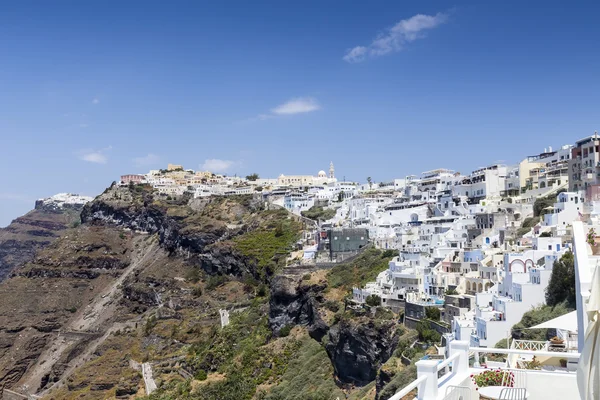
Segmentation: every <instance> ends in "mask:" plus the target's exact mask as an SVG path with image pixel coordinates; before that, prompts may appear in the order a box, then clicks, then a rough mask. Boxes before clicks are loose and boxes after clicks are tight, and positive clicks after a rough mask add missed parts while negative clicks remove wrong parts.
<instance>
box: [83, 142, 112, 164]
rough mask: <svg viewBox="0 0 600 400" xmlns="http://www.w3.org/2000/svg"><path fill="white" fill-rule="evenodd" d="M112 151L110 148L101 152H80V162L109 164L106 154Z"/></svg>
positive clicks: (88, 150) (87, 150)
mask: <svg viewBox="0 0 600 400" xmlns="http://www.w3.org/2000/svg"><path fill="white" fill-rule="evenodd" d="M110 149H112V146H108V147H106V148H104V149H100V150H90V149H86V150H80V151H79V152H78V157H79V159H80V160H83V161H87V162H91V163H96V164H106V163H107V162H108V157H107V156H106V154H105V153H106V152H107V151H109V150H110Z"/></svg>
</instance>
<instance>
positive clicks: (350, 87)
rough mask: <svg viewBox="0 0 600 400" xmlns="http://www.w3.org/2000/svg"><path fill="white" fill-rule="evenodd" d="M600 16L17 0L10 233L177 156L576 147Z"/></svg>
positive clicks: (0, 17)
mask: <svg viewBox="0 0 600 400" xmlns="http://www.w3.org/2000/svg"><path fill="white" fill-rule="evenodd" d="M599 8H600V6H599V5H598V4H596V3H593V2H589V3H578V4H577V5H572V4H570V3H567V2H552V1H543V2H533V1H528V2H522V1H520V2H517V1H514V2H511V1H503V2H489V1H486V2H479V1H472V2H455V3H450V2H446V1H440V2H433V1H432V2H424V1H402V2H398V1H374V2H366V1H364V2H346V1H339V2H334V1H314V2H310V1H307V2H301V3H291V2H281V1H271V2H260V1H255V2H248V1H239V2H231V1H222V2H195V1H188V2H183V1H174V2H158V1H143V2H142V1H139V2H135V1H128V2H116V1H102V2H100V1H86V2H80V1H69V2H67V1H53V2H39V1H38V2H28V1H12V2H2V4H0V54H1V58H0V137H1V139H2V140H1V141H0V150H1V152H0V167H2V170H3V171H4V172H5V174H4V175H3V179H2V181H3V183H2V185H1V186H0V226H3V225H6V224H8V223H9V222H10V220H11V219H12V218H14V217H16V216H18V215H20V214H22V213H24V212H26V211H27V210H29V209H31V208H32V206H33V201H34V200H35V199H36V198H38V197H44V196H49V195H52V194H54V193H58V192H75V193H80V194H87V195H95V194H98V193H100V192H101V191H102V190H103V189H104V188H105V187H106V186H108V185H109V184H110V183H111V182H112V181H113V180H116V179H118V176H119V175H120V174H122V173H133V172H144V171H147V170H148V169H150V168H159V167H164V166H165V165H166V163H167V162H172V163H181V164H184V166H185V167H187V168H193V169H198V168H201V167H202V166H203V165H204V164H207V165H209V166H212V167H214V168H217V169H221V170H222V172H227V173H230V174H234V173H237V174H243V175H245V174H248V173H251V172H258V173H259V174H260V175H261V176H263V177H268V176H271V177H275V176H277V175H279V174H280V173H286V174H296V173H316V172H317V171H318V170H320V169H327V168H328V165H329V161H333V162H334V163H335V166H336V173H337V175H338V177H339V178H342V177H344V176H345V177H346V179H349V180H359V181H360V180H362V181H364V180H365V178H366V177H367V176H372V177H373V179H374V180H376V181H380V180H387V179H392V178H394V177H402V176H404V175H407V174H410V173H420V172H422V171H425V170H428V169H432V168H437V167H447V168H452V169H455V170H458V171H461V172H463V173H467V172H469V171H470V170H472V169H475V168H478V167H480V166H483V165H486V164H490V163H492V162H495V161H499V160H504V161H505V162H507V163H511V162H515V161H517V160H519V159H520V158H522V157H523V156H526V155H527V154H533V153H535V152H540V151H542V150H543V148H544V147H547V146H549V145H551V146H559V145H561V144H566V143H571V142H573V141H575V140H576V139H578V138H580V137H583V136H586V135H588V134H592V133H593V131H594V130H595V129H597V128H598V127H599V125H600V124H599V120H598V119H599V118H598V117H599V112H600V111H599V110H600V108H599V107H598V100H597V96H598V92H599V89H600V80H599V79H598V66H599V65H600V52H599V51H598V43H600V40H599V39H600V28H599V26H598V23H597V15H598V14H599V11H600V10H599ZM207 160H208V161H207Z"/></svg>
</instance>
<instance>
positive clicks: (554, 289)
mask: <svg viewBox="0 0 600 400" xmlns="http://www.w3.org/2000/svg"><path fill="white" fill-rule="evenodd" d="M575 297H576V296H575V259H574V257H573V253H572V252H570V251H567V252H566V253H565V254H563V256H562V257H561V258H560V260H556V261H554V264H553V266H552V274H551V275H550V282H548V287H547V288H546V303H547V304H548V305H549V306H555V305H558V304H560V303H562V302H565V301H566V302H567V305H568V306H569V307H570V308H575Z"/></svg>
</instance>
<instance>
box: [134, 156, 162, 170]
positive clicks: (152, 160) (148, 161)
mask: <svg viewBox="0 0 600 400" xmlns="http://www.w3.org/2000/svg"><path fill="white" fill-rule="evenodd" d="M159 161H160V157H159V156H157V155H156V154H152V153H148V154H147V155H145V156H144V157H135V158H134V159H133V163H134V164H135V165H136V166H138V167H144V166H147V165H152V164H156V163H157V162H159Z"/></svg>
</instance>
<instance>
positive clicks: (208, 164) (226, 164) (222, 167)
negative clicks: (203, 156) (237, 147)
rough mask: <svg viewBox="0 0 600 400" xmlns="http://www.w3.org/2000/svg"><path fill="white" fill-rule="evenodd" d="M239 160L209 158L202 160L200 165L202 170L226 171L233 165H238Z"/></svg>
mask: <svg viewBox="0 0 600 400" xmlns="http://www.w3.org/2000/svg"><path fill="white" fill-rule="evenodd" d="M238 164H239V162H237V161H231V160H220V159H218V158H211V159H208V160H204V164H202V165H201V166H200V169H202V170H203V171H210V172H227V171H229V170H230V169H231V168H233V167H234V166H236V165H238Z"/></svg>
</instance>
